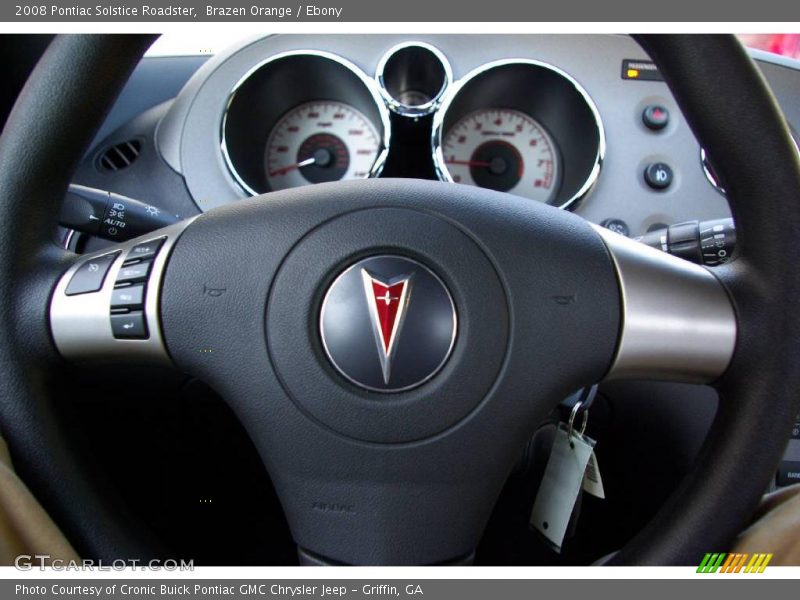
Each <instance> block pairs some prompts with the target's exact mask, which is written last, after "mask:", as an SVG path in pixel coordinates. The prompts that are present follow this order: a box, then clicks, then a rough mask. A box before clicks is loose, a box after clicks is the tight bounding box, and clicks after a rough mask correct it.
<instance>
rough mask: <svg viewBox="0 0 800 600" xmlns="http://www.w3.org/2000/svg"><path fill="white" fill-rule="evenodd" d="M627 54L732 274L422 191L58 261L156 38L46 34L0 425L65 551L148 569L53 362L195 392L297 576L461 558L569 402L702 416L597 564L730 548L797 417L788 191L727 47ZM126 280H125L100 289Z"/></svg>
mask: <svg viewBox="0 0 800 600" xmlns="http://www.w3.org/2000/svg"><path fill="white" fill-rule="evenodd" d="M639 41H640V43H641V44H642V45H643V46H644V47H645V48H646V50H647V51H648V52H649V54H650V56H651V57H652V58H653V60H654V61H655V62H656V63H657V64H658V66H659V68H660V69H661V72H662V73H663V75H664V77H665V79H666V81H667V83H668V84H669V86H670V88H671V90H672V92H673V94H674V96H675V98H676V99H677V101H678V103H679V105H680V107H681V109H682V111H683V113H684V115H685V118H686V119H687V121H688V122H689V124H690V125H691V127H692V129H693V130H694V132H695V134H696V136H697V138H698V139H699V140H700V142H701V143H702V145H703V147H705V148H706V149H707V150H708V152H709V153H710V154H711V155H713V156H714V158H715V161H716V167H717V170H718V172H719V175H720V177H721V179H722V180H724V182H725V187H726V189H727V190H728V191H729V196H728V197H729V200H730V203H731V208H732V211H733V214H734V218H735V221H736V225H737V240H738V250H737V256H736V257H735V260H732V261H731V262H730V263H728V264H726V265H724V266H721V267H717V268H714V269H713V270H709V269H705V268H702V267H699V266H696V265H692V264H689V263H687V262H684V261H681V260H679V259H676V258H673V257H671V256H669V255H667V254H663V253H660V252H658V251H656V250H652V249H649V248H647V247H645V246H643V245H640V244H637V243H635V242H632V241H629V240H627V239H626V238H623V237H621V236H618V235H616V234H613V233H611V232H608V231H606V230H604V229H601V228H598V227H594V226H592V225H590V224H589V223H587V222H586V221H584V220H583V219H581V218H580V217H578V216H576V215H574V214H571V213H569V212H565V211H561V210H557V209H554V208H552V207H549V206H544V205H542V204H539V203H536V202H531V201H528V200H524V199H521V198H517V197H512V196H510V195H506V194H501V193H497V192H492V191H487V190H483V189H479V188H474V187H467V186H460V185H453V184H446V183H440V182H430V181H416V180H365V181H358V182H346V183H345V182H340V183H332V184H320V185H315V186H308V187H303V188H298V189H292V190H287V191H281V192H275V193H271V194H269V195H268V196H259V197H255V198H252V199H248V200H242V201H239V202H236V203H234V204H230V205H227V206H225V207H222V208H219V209H215V210H212V211H210V212H208V213H205V214H203V215H201V216H199V217H197V218H195V219H193V220H189V221H184V222H182V223H179V224H176V225H173V226H171V227H169V228H167V229H164V230H160V231H157V232H154V233H153V234H152V235H148V236H145V237H143V238H140V239H137V240H133V241H131V242H127V243H125V244H120V245H119V246H117V247H114V248H111V249H109V250H106V251H103V252H101V253H99V254H96V255H90V256H83V257H78V256H75V255H73V254H71V253H68V252H66V251H64V250H62V249H59V248H57V247H56V246H55V245H54V243H53V242H52V241H51V240H52V228H53V226H54V215H56V214H57V213H58V208H59V203H60V201H61V198H62V197H63V195H64V192H65V189H66V186H67V184H68V183H69V182H70V179H71V176H72V173H73V170H74V168H75V167H76V165H77V162H78V160H79V159H80V157H81V156H82V154H83V153H84V152H85V151H86V149H87V147H88V144H89V143H90V141H91V139H92V136H93V134H94V132H95V131H96V129H97V128H98V127H99V125H100V124H101V122H102V120H103V118H104V115H105V114H106V112H107V111H108V109H109V107H110V106H111V104H112V103H113V101H114V99H115V97H116V95H117V94H118V93H119V91H120V89H121V87H122V86H123V84H124V83H125V81H126V79H127V77H128V75H129V74H130V72H131V70H132V69H133V68H134V66H135V65H136V63H137V61H138V60H139V58H140V57H141V55H142V53H143V52H144V50H145V48H146V47H147V46H148V45H149V43H150V42H151V39H150V38H147V37H144V36H116V37H115V36H110V37H104V36H63V37H60V38H57V39H56V40H55V41H54V42H53V43H52V45H51V46H50V48H49V49H48V51H47V52H46V54H45V55H44V57H43V58H42V60H41V61H40V63H39V65H38V66H37V68H36V70H35V71H34V73H33V74H32V75H31V78H30V80H29V81H28V83H27V85H26V86H25V88H24V90H23V91H22V93H21V95H20V97H19V99H18V101H17V104H16V107H15V108H14V111H13V113H12V114H11V116H10V118H9V120H8V122H7V124H6V128H5V130H4V132H3V135H2V139H0V198H2V202H0V227H2V229H3V233H2V235H1V236H0V315H1V316H2V322H0V360H2V366H3V377H2V379H0V411H2V412H1V413H0V418H1V419H2V431H3V435H4V436H5V437H6V438H7V440H8V442H9V445H10V447H11V449H12V452H13V454H14V456H15V459H16V462H17V464H18V467H19V469H20V472H21V474H22V475H23V477H24V478H25V480H26V481H27V483H28V484H29V485H30V487H31V488H32V489H33V491H34V492H35V493H36V494H37V495H38V497H39V498H40V499H41V500H42V502H43V504H44V505H45V506H46V507H47V509H48V510H49V511H50V512H51V514H52V515H53V516H54V518H55V519H56V521H57V522H58V523H59V524H60V525H61V526H62V527H63V528H64V530H65V532H66V533H67V535H68V536H69V537H70V538H71V539H72V540H73V542H74V543H75V545H76V546H77V547H78V548H79V550H80V551H81V552H82V553H83V554H85V555H87V556H96V557H103V558H112V557H113V558H117V557H126V558H130V557H141V556H147V555H152V554H153V553H154V552H157V550H155V549H154V548H153V546H152V545H151V544H150V542H149V541H148V540H143V539H141V538H142V536H141V535H139V534H138V533H137V530H136V528H135V527H134V526H133V525H132V523H131V522H130V521H129V520H128V519H127V518H126V517H125V516H124V511H121V510H120V509H119V507H118V506H115V505H113V503H112V502H111V501H110V500H109V497H108V496H107V495H106V494H105V493H104V492H101V490H100V486H99V484H98V483H97V482H96V481H94V480H92V479H91V478H90V477H89V476H88V475H87V473H86V471H85V469H83V468H82V467H81V463H80V460H79V459H78V458H77V457H76V455H75V454H73V452H72V451H71V450H70V447H69V444H68V443H67V442H66V439H65V435H64V432H63V431H61V429H60V428H59V426H58V424H57V420H56V419H55V417H54V409H53V404H54V403H55V402H56V401H57V399H56V398H55V397H54V396H55V394H54V385H57V384H58V382H53V381H50V379H51V376H50V373H52V372H53V370H54V366H57V365H59V364H60V363H61V361H63V359H67V360H69V361H76V362H80V361H81V360H86V359H90V360H98V359H99V360H105V361H111V362H113V361H119V362H124V363H130V362H140V361H144V362H155V363H162V364H170V365H173V366H174V367H175V368H177V369H180V370H182V371H184V372H186V373H188V374H191V375H193V376H195V377H198V378H200V379H202V380H203V381H205V382H207V383H208V384H210V385H211V386H212V387H214V388H215V389H216V390H217V391H218V392H219V393H220V394H221V395H222V396H223V397H224V398H225V399H226V401H227V402H228V403H229V405H230V406H231V407H232V408H233V410H234V411H235V412H236V414H237V415H238V418H239V419H240V420H241V422H242V423H243V424H244V426H245V427H246V429H247V431H248V433H249V435H250V436H251V437H252V439H253V441H254V443H255V445H256V446H257V448H258V451H259V453H260V455H261V457H262V459H263V461H264V463H265V464H266V466H267V468H268V470H269V473H270V475H271V477H272V480H273V483H274V485H275V488H276V490H277V492H278V494H279V496H280V499H281V502H282V505H283V507H284V510H285V513H286V516H287V519H288V522H289V524H290V527H291V531H292V534H293V537H294V539H295V541H296V542H297V544H298V547H299V548H300V549H302V555H303V556H304V557H305V560H307V561H309V562H314V561H317V562H337V563H351V564H362V563H372V564H434V563H442V562H448V561H454V560H458V559H459V557H466V556H469V555H470V553H472V552H473V550H474V548H475V547H476V545H477V542H478V540H479V537H480V535H481V533H482V531H483V528H484V526H485V524H486V521H487V519H488V517H489V514H490V511H491V509H492V507H493V504H494V501H495V500H496V498H497V495H498V493H499V491H500V489H501V486H502V485H503V483H504V481H505V479H506V476H507V475H508V473H509V471H510V469H511V467H512V466H513V464H514V462H515V460H516V459H517V457H518V455H519V453H520V451H521V449H522V447H523V445H524V443H525V441H526V440H528V439H529V436H530V434H531V432H532V431H533V430H534V429H535V427H536V426H537V424H538V423H540V422H541V421H542V420H543V419H544V418H545V416H546V415H547V414H548V413H549V412H550V411H551V410H552V409H553V408H554V407H555V406H556V404H557V403H558V402H559V400H560V399H562V398H564V397H565V396H567V395H568V394H569V393H570V392H571V391H573V390H575V389H577V388H580V387H583V386H587V385H590V384H593V383H595V382H599V381H602V380H608V379H621V378H638V379H643V378H657V379H669V380H677V381H693V382H701V383H711V384H713V385H714V386H715V387H716V389H717V390H718V392H719V395H720V407H719V411H718V415H717V417H716V419H715V421H714V423H713V426H712V430H711V432H710V434H709V436H708V439H707V440H706V442H705V445H704V447H703V449H702V451H701V453H700V455H699V457H698V458H697V460H696V462H695V463H694V466H693V469H692V471H691V473H689V474H688V475H687V476H686V478H685V480H684V481H683V482H682V484H681V485H680V488H679V489H678V490H676V491H675V492H674V494H673V495H672V496H671V498H670V499H669V500H668V502H667V503H666V505H665V506H664V507H663V508H662V509H661V510H660V512H658V514H657V516H656V517H655V518H654V519H653V521H652V522H651V523H649V524H648V525H647V526H646V527H645V529H644V530H643V531H641V532H640V533H639V534H638V535H637V536H636V537H635V538H634V539H633V540H632V541H631V542H630V543H629V544H628V545H627V546H626V547H624V548H623V549H622V550H621V551H620V552H619V553H618V554H617V555H616V557H615V558H614V559H613V561H612V562H614V563H615V564H691V563H695V564H696V563H697V562H698V560H699V558H700V557H701V556H702V554H703V553H704V552H707V551H710V550H718V549H725V548H726V545H727V544H728V543H729V542H730V541H731V540H732V538H733V536H734V535H735V534H736V533H737V532H738V531H739V530H740V528H741V527H742V526H743V524H744V523H745V521H746V519H747V518H748V517H749V516H750V515H751V514H752V511H753V509H754V507H755V506H756V504H757V503H758V501H759V498H760V496H761V494H762V492H763V491H764V490H765V489H766V488H767V485H768V481H769V478H770V477H771V476H772V474H773V472H774V469H775V466H776V464H777V462H778V460H779V458H780V455H781V452H782V450H783V448H784V445H785V442H786V440H787V438H788V435H789V431H790V428H791V423H792V421H793V417H794V416H795V415H796V414H797V412H798V409H800V404H799V402H800V394H797V393H795V392H796V390H797V389H800V369H798V368H797V365H796V360H797V357H798V356H800V347H799V346H798V343H799V342H800V316H798V314H797V313H796V312H795V311H794V310H793V307H794V305H795V303H796V300H797V298H798V297H800V277H797V276H796V267H797V264H798V256H799V255H800V250H798V249H797V247H796V246H795V245H794V244H793V243H792V240H794V239H795V238H796V235H797V231H799V230H800V202H798V200H799V199H800V168H799V167H798V157H797V154H796V151H795V150H794V147H793V144H792V142H791V139H790V135H789V132H788V130H787V127H786V124H785V122H784V120H783V117H782V116H781V113H780V111H779V109H778V107H777V105H776V102H775V100H774V99H773V97H772V96H771V94H770V92H769V90H768V88H767V86H766V84H765V82H764V80H763V79H762V77H761V75H760V74H759V73H758V71H757V69H756V67H755V66H754V64H753V62H752V61H751V60H750V58H749V57H748V56H747V54H746V53H745V51H744V50H743V48H742V47H741V46H740V45H739V43H738V42H737V41H736V40H735V39H734V38H733V37H732V36H696V35H691V36H644V37H641V38H639ZM745 131H757V132H758V136H756V137H755V138H753V137H751V136H748V137H747V138H746V139H745V137H744V135H745V134H744V133H743V132H745ZM611 151H612V152H613V147H612V148H611ZM123 263H125V264H124V266H123ZM132 267H133V269H132ZM137 269H138V271H139V275H138V278H137V276H135V275H134V276H131V271H134V272H135V271H137ZM143 273H144V274H143ZM126 277H127V278H128V279H127V281H140V283H138V284H136V285H135V286H128V287H123V288H119V287H117V288H116V289H115V284H116V283H117V282H118V280H119V281H122V280H126ZM120 289H121V290H123V291H122V292H120V291H119V290H120ZM137 294H141V297H138V299H137V297H136V296H137ZM112 304H113V310H112ZM124 307H127V308H124Z"/></svg>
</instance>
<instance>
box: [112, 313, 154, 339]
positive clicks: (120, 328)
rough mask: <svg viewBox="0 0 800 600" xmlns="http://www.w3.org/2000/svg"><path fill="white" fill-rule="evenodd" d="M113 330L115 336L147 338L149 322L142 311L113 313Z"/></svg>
mask: <svg viewBox="0 0 800 600" xmlns="http://www.w3.org/2000/svg"><path fill="white" fill-rule="evenodd" d="M111 331H112V333H113V334H114V337H115V338H122V339H145V338H147V337H148V335H147V323H146V322H145V319H144V314H143V313H141V312H130V313H122V314H112V315H111Z"/></svg>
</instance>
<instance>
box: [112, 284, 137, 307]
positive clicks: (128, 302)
mask: <svg viewBox="0 0 800 600" xmlns="http://www.w3.org/2000/svg"><path fill="white" fill-rule="evenodd" d="M143 305H144V284H141V283H139V284H136V285H128V286H125V287H118V288H114V291H113V292H111V308H112V309H117V308H141V307H142V306H143Z"/></svg>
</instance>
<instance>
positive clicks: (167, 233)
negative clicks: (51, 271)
mask: <svg viewBox="0 0 800 600" xmlns="http://www.w3.org/2000/svg"><path fill="white" fill-rule="evenodd" d="M191 221H192V220H191V219H187V220H185V221H181V222H180V223H176V224H174V225H171V226H169V227H165V228H163V229H159V230H157V231H154V232H152V233H151V234H148V235H145V236H141V237H138V238H135V239H132V240H129V241H127V242H124V243H120V244H115V245H114V246H111V247H109V248H106V249H104V250H101V251H98V252H94V253H92V254H89V255H86V256H82V257H80V259H79V260H77V261H75V263H74V264H73V265H72V266H71V267H70V268H69V269H68V270H67V272H66V273H64V274H63V275H62V276H61V278H60V279H59V281H58V284H57V285H56V288H55V291H54V293H53V295H52V297H51V300H50V329H51V332H52V336H53V340H54V341H55V344H56V347H57V349H58V351H59V352H60V354H61V355H62V356H63V357H64V358H66V359H68V360H70V361H72V362H76V363H85V362H92V363H98V362H106V363H107V362H125V363H137V362H139V363H148V364H158V365H171V364H172V361H171V359H170V356H169V353H168V351H167V348H166V345H165V343H164V338H163V335H162V329H161V315H160V310H161V309H160V293H161V285H162V281H163V277H164V272H165V270H166V267H167V262H168V260H169V255H170V252H171V250H172V248H173V246H174V245H175V242H176V241H177V239H178V237H179V236H180V235H181V233H183V231H184V230H185V229H186V228H187V227H188V226H189V224H190V223H191Z"/></svg>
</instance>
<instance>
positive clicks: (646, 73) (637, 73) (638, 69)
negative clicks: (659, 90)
mask: <svg viewBox="0 0 800 600" xmlns="http://www.w3.org/2000/svg"><path fill="white" fill-rule="evenodd" d="M622 78H623V79H641V80H642V81H664V78H663V77H662V76H661V71H659V70H658V67H657V66H656V64H655V63H654V62H652V61H649V60H636V59H631V58H626V59H624V60H623V61H622Z"/></svg>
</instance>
